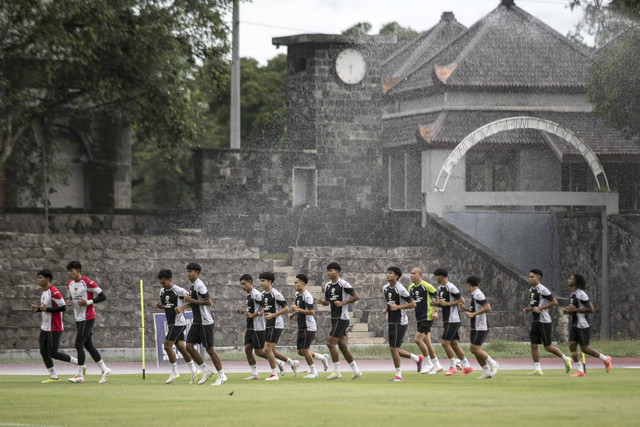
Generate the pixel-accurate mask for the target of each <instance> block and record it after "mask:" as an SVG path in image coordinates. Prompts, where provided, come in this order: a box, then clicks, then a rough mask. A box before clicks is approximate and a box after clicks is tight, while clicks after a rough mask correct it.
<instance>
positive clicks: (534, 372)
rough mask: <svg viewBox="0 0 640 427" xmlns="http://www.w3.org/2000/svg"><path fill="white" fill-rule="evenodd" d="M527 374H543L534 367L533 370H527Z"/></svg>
mask: <svg viewBox="0 0 640 427" xmlns="http://www.w3.org/2000/svg"><path fill="white" fill-rule="evenodd" d="M527 375H544V374H543V373H542V371H539V370H537V369H534V370H533V371H531V372H529V373H528V374H527Z"/></svg>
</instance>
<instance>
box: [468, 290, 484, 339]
mask: <svg viewBox="0 0 640 427" xmlns="http://www.w3.org/2000/svg"><path fill="white" fill-rule="evenodd" d="M485 305H487V298H486V297H485V296H484V294H483V293H482V291H481V290H480V289H476V290H475V291H473V292H472V293H471V312H472V313H475V312H476V311H480V310H481V309H482V307H484V306H485ZM470 326H471V330H472V331H488V330H489V324H488V323H487V313H482V314H481V315H479V316H474V317H472V318H471V325H470Z"/></svg>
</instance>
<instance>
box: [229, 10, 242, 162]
mask: <svg viewBox="0 0 640 427" xmlns="http://www.w3.org/2000/svg"><path fill="white" fill-rule="evenodd" d="M232 19H233V24H232V31H233V39H232V45H231V136H230V139H231V148H232V149H238V150H239V149H240V8H239V6H238V0H233V18H232Z"/></svg>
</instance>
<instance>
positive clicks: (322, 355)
mask: <svg viewBox="0 0 640 427" xmlns="http://www.w3.org/2000/svg"><path fill="white" fill-rule="evenodd" d="M313 358H314V359H316V360H322V359H324V354H320V353H316V354H314V355H313Z"/></svg>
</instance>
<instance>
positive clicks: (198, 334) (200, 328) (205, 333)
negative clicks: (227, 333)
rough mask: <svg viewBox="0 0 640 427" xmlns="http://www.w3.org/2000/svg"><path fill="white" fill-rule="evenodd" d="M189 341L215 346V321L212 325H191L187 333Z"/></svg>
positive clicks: (190, 342) (205, 345)
mask: <svg viewBox="0 0 640 427" xmlns="http://www.w3.org/2000/svg"><path fill="white" fill-rule="evenodd" d="M187 343H189V344H201V345H202V346H203V347H204V348H209V347H213V323H212V324H211V325H191V328H190V329H189V333H188V334H187Z"/></svg>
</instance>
